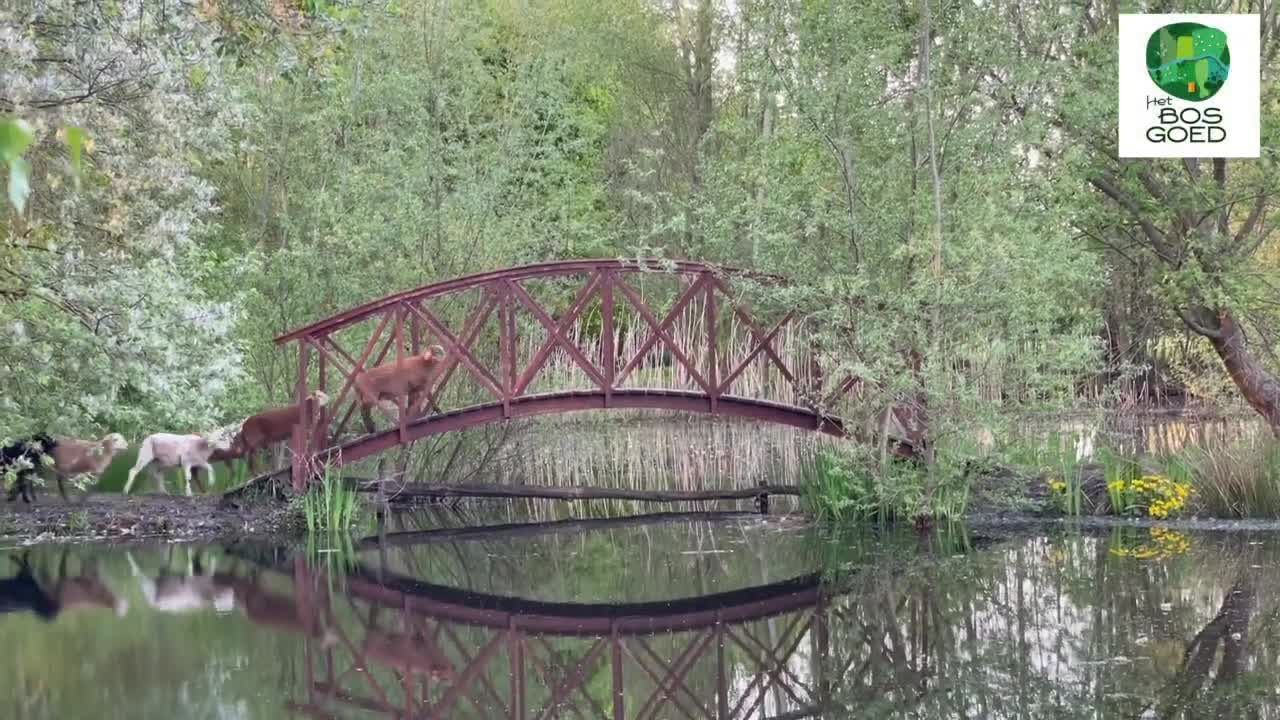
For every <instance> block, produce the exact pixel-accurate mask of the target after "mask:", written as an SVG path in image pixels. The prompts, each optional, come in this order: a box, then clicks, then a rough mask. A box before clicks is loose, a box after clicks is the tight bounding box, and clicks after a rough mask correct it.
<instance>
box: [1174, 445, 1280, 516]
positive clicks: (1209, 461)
mask: <svg viewBox="0 0 1280 720" xmlns="http://www.w3.org/2000/svg"><path fill="white" fill-rule="evenodd" d="M1185 465H1186V469H1187V470H1188V471H1189V472H1190V473H1192V474H1193V475H1194V476H1195V485H1196V488H1197V491H1198V495H1199V502H1200V504H1201V506H1202V508H1203V510H1204V511H1205V512H1206V513H1208V514H1210V515H1213V516H1216V517H1276V516H1278V515H1280V442H1276V441H1263V442H1242V443H1234V444H1230V445H1221V446H1216V447H1204V448H1197V449H1195V450H1192V451H1191V452H1189V453H1188V456H1187V457H1186V459H1185Z"/></svg>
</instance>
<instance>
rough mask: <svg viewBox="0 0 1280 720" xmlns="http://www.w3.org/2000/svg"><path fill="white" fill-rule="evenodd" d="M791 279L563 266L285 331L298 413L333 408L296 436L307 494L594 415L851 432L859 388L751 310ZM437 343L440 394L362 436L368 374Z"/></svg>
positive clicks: (780, 323) (783, 321) (530, 269)
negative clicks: (447, 444) (425, 446)
mask: <svg viewBox="0 0 1280 720" xmlns="http://www.w3.org/2000/svg"><path fill="white" fill-rule="evenodd" d="M781 282H782V281H781V280H780V279H779V278H777V277H774V276H767V275H761V274H757V273H749V272H745V271H740V270H732V269H725V268H720V267H713V266H710V265H704V264H700V263H691V262H673V261H657V260H639V261H636V260H574V261H565V262H549V263H540V264H535V265H527V266H524V267H518V268H510V269H505V270H497V271H493V272H487V273H480V274H476V275H469V276H466V277H461V278H457V279H454V280H448V281H445V282H440V283H436V284H433V285H428V286H425V287H422V288H418V289H416V290H410V291H406V292H400V293H396V294H393V295H389V296H387V297H384V298H382V299H380V300H375V301H373V302H370V303H367V304H365V305H362V306H359V307H356V308H353V309H350V310H348V311H346V312H343V313H340V314H338V315H335V316H333V317H331V318H328V319H326V320H322V321H320V322H316V323H313V324H311V325H308V326H306V327H303V328H299V329H296V330H293V331H291V332H289V333H286V334H284V335H281V336H280V337H278V338H276V343H277V344H279V345H282V346H290V347H292V348H294V349H295V350H296V356H297V363H298V365H297V380H296V398H297V401H298V402H299V403H304V402H306V398H307V397H308V396H310V395H311V393H312V392H314V391H315V390H321V391H324V392H325V393H326V394H327V395H329V397H330V398H331V400H330V402H329V403H328V404H327V405H326V406H324V407H315V406H314V405H312V404H310V403H308V404H307V407H306V411H305V413H304V416H305V417H304V421H303V423H301V424H300V425H299V427H298V428H297V430H296V431H295V433H294V437H293V441H292V447H291V449H292V451H293V459H294V460H293V463H292V479H293V484H294V488H295V489H297V490H300V489H301V488H302V487H303V485H304V484H305V482H306V479H307V478H308V477H309V476H310V475H311V473H314V472H315V471H316V468H317V467H318V463H323V462H332V463H337V464H339V465H342V464H348V463H352V462H355V461H358V460H361V459H363V458H367V457H370V456H372V455H375V454H377V453H380V452H383V451H386V450H388V449H390V448H393V447H396V446H401V445H408V444H410V443H413V442H415V441H417V440H420V439H422V438H424V437H427V436H430V435H435V434H438V433H444V432H449V431H454V430H462V429H465V428H470V427H475V426H479V425H484V424H488V423H497V422H502V421H505V420H509V419H512V418H521V417H530V416H536V415H548V414H554V413H566V412H574V411H581V410H602V409H632V410H634V409H657V410H676V411H684V412H692V413H704V414H710V415H720V416H735V417H742V418H751V419H756V420H762V421H767V422H773V423H781V424H785V425H791V426H794V427H799V428H805V429H810V430H817V431H820V432H824V433H828V434H831V435H836V436H841V437H843V436H846V435H848V434H849V432H847V430H846V428H845V426H844V425H843V424H842V423H841V422H840V420H839V419H838V418H835V417H832V416H830V415H828V414H826V410H827V409H828V408H831V407H833V406H835V405H836V404H837V403H838V402H839V401H841V400H843V399H844V398H846V397H847V396H849V395H850V394H851V393H852V392H853V391H854V390H855V389H856V388H857V387H858V385H859V382H858V380H857V379H856V378H853V377H848V376H846V377H841V378H835V377H828V376H826V375H824V373H823V371H822V368H821V367H820V364H819V362H818V359H817V353H816V352H815V349H814V344H813V342H812V341H811V339H810V337H811V332H810V328H807V327H805V325H804V323H803V322H801V321H800V320H798V319H797V317H796V314H795V312H794V311H788V310H787V309H785V308H781V309H778V308H767V309H766V308H760V307H753V306H752V304H751V303H749V302H748V301H747V300H746V297H747V292H746V291H749V290H750V289H751V288H758V287H760V286H762V285H776V284H779V283H781ZM433 344H434V345H440V346H442V347H443V348H444V349H445V354H446V358H445V360H444V361H442V363H441V366H440V367H439V369H438V372H437V374H436V376H435V379H434V382H433V385H432V387H431V388H430V390H429V392H427V393H424V394H423V397H422V398H421V399H420V400H418V401H417V402H415V403H414V406H413V407H407V400H406V399H404V398H401V399H400V401H399V404H398V409H399V412H398V417H391V415H390V414H389V413H381V414H379V415H378V419H379V422H378V423H377V425H378V426H377V427H374V428H372V431H371V432H370V431H367V430H368V428H365V429H364V430H365V431H362V432H358V433H356V432H352V431H351V430H349V425H351V424H352V423H351V421H352V418H353V416H354V415H356V414H357V413H359V412H360V400H359V397H358V396H357V393H356V392H355V391H354V387H353V385H354V382H355V378H356V377H357V375H358V374H359V373H360V372H361V371H362V370H364V369H366V368H372V367H374V366H377V365H379V364H381V363H383V362H389V361H390V359H391V358H392V357H394V358H396V359H402V358H404V357H407V356H410V355H412V354H416V353H418V352H420V350H421V349H422V348H426V347H428V346H430V345H433ZM375 413H380V411H377V410H376V409H375ZM895 414H897V413H895Z"/></svg>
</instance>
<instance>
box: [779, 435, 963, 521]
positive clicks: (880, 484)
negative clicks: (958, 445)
mask: <svg viewBox="0 0 1280 720" xmlns="http://www.w3.org/2000/svg"><path fill="white" fill-rule="evenodd" d="M933 472H934V473H935V477H932V478H931V477H929V469H928V468H926V467H924V466H923V465H920V464H917V463H913V462H908V461H893V462H890V463H888V464H886V465H884V466H881V465H879V464H878V463H877V462H876V461H875V459H874V458H871V457H869V456H868V454H867V453H865V452H859V451H857V450H848V451H839V450H828V451H826V452H824V453H822V454H821V455H819V457H818V462H817V464H816V468H815V470H814V475H813V477H812V478H811V479H809V480H808V481H807V482H806V483H805V484H804V486H803V487H802V492H803V498H802V501H803V503H804V507H805V510H806V511H807V512H809V513H810V514H812V515H814V516H816V517H817V518H819V519H820V520H822V521H824V522H832V523H836V524H840V523H845V522H849V521H855V520H865V521H870V522H877V523H884V522H892V521H895V520H915V519H917V518H931V519H943V518H946V519H960V518H962V517H963V516H964V513H965V510H966V509H967V506H968V498H969V478H968V477H967V476H966V474H965V473H964V471H963V468H962V466H961V465H959V464H953V463H952V462H951V461H950V458H949V457H947V458H944V459H943V460H942V462H940V463H938V464H937V465H935V467H934V468H933Z"/></svg>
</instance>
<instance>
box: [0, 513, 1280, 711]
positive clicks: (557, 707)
mask: <svg viewBox="0 0 1280 720" xmlns="http://www.w3.org/2000/svg"><path fill="white" fill-rule="evenodd" d="M498 515H501V517H495V518H491V519H492V520H501V521H504V522H502V523H501V524H498V525H491V526H490V527H486V528H474V527H466V526H468V525H471V524H472V523H475V522H476V521H477V520H478V519H482V518H477V517H475V516H466V517H450V516H449V515H448V514H447V513H444V512H440V511H437V512H427V511H424V512H421V513H418V514H416V515H415V516H413V517H411V518H408V519H407V520H406V521H405V522H404V523H403V525H405V526H407V527H411V528H412V527H415V526H422V527H424V528H425V529H421V530H414V529H410V530H401V531H396V532H391V533H387V534H385V535H384V536H383V537H382V538H369V539H367V540H365V541H364V542H357V543H352V544H350V545H349V546H345V547H342V548H334V549H316V548H314V547H312V548H307V547H294V548H286V547H273V546H268V545H252V544H244V543H240V544H234V545H226V546H213V547H197V546H167V547H153V548H148V547H135V548H130V549H123V548H118V547H110V546H80V547H66V548H63V547H48V546H46V547H40V548H33V549H30V550H20V549H10V550H6V551H4V555H3V557H0V565H2V566H3V571H2V572H0V576H3V577H4V580H3V581H0V647H3V648H4V649H5V652H4V655H3V659H0V672H2V673H3V676H4V678H5V682H4V683H2V684H0V707H3V708H5V713H4V716H5V717H9V718H58V719H71V718H101V717H113V718H115V717H120V718H174V717H182V718H285V717H298V718H302V717H314V718H374V717H386V718H393V717H394V718H400V717H450V718H501V717H511V718H541V717H566V718H729V717H733V718H746V717H750V718H801V717H829V718H848V717H866V718H1049V717H1053V718H1077V717H1079V718H1086V717H1088V718H1109V717H1124V718H1146V717H1151V718H1157V717H1160V718H1165V717H1213V718H1245V717H1253V718H1273V717H1280V696H1278V695H1277V685H1278V681H1277V679H1276V678H1277V670H1278V669H1280V668H1277V664H1278V663H1280V592H1278V591H1280V562H1277V560H1278V559H1280V536H1275V535H1248V534H1243V533H1236V534H1220V535H1210V534H1183V533H1175V532H1171V531H1161V530H1148V529H1140V530H1139V529H1126V530H1116V531H1115V532H1109V533H1105V534H1101V535H1081V534H1061V535H1044V534H1035V533H1032V534H1020V535H1005V534H1001V533H997V532H996V531H993V530H985V531H970V532H966V531H964V530H962V529H958V528H953V529H948V530H945V531H935V532H932V533H928V534H925V535H916V534H914V533H907V534H898V533H890V534H881V535H876V534H872V533H866V532H857V533H855V532H852V531H850V532H848V533H845V534H844V535H842V536H839V537H831V536H829V535H824V534H823V533H821V532H819V531H818V530H816V529H815V528H813V527H811V526H808V525H807V524H805V523H804V522H802V521H800V520H799V519H798V518H794V517H778V516H774V517H769V518H761V517H760V516H754V515H748V514H740V513H738V514H717V515H704V514H681V515H672V514H666V515H651V516H646V517H638V518H628V519H617V520H572V519H571V520H561V521H553V522H538V523H528V522H515V523H512V522H505V521H507V520H510V519H511V517H509V515H510V513H508V512H503V513H498Z"/></svg>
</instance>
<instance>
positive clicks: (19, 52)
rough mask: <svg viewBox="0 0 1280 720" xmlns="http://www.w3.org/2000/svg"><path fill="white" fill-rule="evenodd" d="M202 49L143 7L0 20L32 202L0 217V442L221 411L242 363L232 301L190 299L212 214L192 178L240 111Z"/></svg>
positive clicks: (70, 5) (8, 88)
mask: <svg viewBox="0 0 1280 720" xmlns="http://www.w3.org/2000/svg"><path fill="white" fill-rule="evenodd" d="M210 40H211V35H210V34H209V33H208V31H207V28H205V27H204V26H203V25H202V23H201V22H200V21H199V19H198V18H197V17H196V16H194V15H193V14H192V13H190V12H189V11H187V10H185V9H182V8H174V7H168V8H166V7H164V6H159V5H156V4H154V3H142V2H121V3H110V4H99V3H87V4H86V3H76V2H71V1H70V0H41V1H39V2H32V3H25V4H22V6H21V7H20V8H16V9H7V10H5V11H3V12H0V55H3V56H4V57H5V58H6V61H5V67H4V68H3V69H0V77H2V78H3V79H2V80H0V113H4V114H6V115H8V116H9V117H10V118H16V119H18V120H21V121H22V122H23V123H25V124H27V125H28V127H29V128H30V131H31V140H32V142H31V145H30V147H29V148H27V149H26V152H25V154H24V155H23V160H24V161H25V162H29V164H30V180H31V182H30V187H29V193H30V194H29V197H27V198H25V202H24V203H17V204H15V205H13V206H11V207H9V208H6V211H5V213H4V214H3V215H2V216H0V368H2V370H0V436H3V435H5V434H9V433H17V432H30V431H32V430H35V429H45V428H48V429H52V430H54V431H60V432H68V433H86V432H90V431H94V430H96V429H98V428H101V427H104V426H106V427H111V428H112V429H123V430H126V431H128V430H131V429H134V428H137V427H139V425H140V424H142V423H144V422H145V423H146V424H147V425H148V426H149V427H151V428H154V427H156V425H158V424H161V423H163V424H164V425H163V426H165V427H172V428H175V429H177V428H193V429H194V428H195V427H198V426H200V425H204V424H206V423H209V422H212V421H213V420H214V419H215V417H216V416H217V415H218V414H219V413H218V409H217V408H218V400H219V398H220V396H221V395H222V393H224V392H225V390H226V388H227V387H228V385H229V384H230V383H232V382H234V381H235V379H236V378H237V376H238V374H239V370H240V355H239V353H238V352H237V350H236V347H235V346H234V345H233V344H231V343H230V342H229V337H228V336H229V331H230V329H231V326H232V324H233V323H234V321H235V320H236V314H235V307H234V304H232V303H225V302H217V301H214V300H212V299H210V297H209V296H208V294H207V293H206V292H205V291H204V289H203V281H204V280H205V278H206V276H207V275H208V273H209V271H210V265H209V264H208V262H207V257H206V255H205V253H204V248H203V246H202V241H203V240H204V239H205V238H207V237H208V233H209V231H210V229H211V228H212V227H213V226H214V221H215V217H216V211H217V207H216V206H215V204H214V200H213V198H214V188H213V187H212V186H211V185H210V184H209V183H208V182H207V181H205V180H204V179H203V178H201V177H200V175H199V163H200V162H201V160H202V159H208V158H217V157H219V156H220V155H221V154H222V153H223V152H224V151H225V149H226V147H227V136H228V128H229V127H232V126H235V125H236V124H237V123H239V122H240V111H241V106H240V104H239V103H238V102H237V100H236V98H235V97H234V95H232V94H231V93H230V92H228V90H227V89H226V88H225V86H224V85H222V83H221V76H220V74H219V72H218V63H217V58H216V57H215V55H214V53H213V51H212V49H211V47H210V44H209V41H210ZM69 140H76V141H75V142H68V141H69ZM81 151H83V157H81ZM81 164H83V167H82V168H80V167H79V166H81ZM68 169H70V170H73V171H74V170H76V169H81V172H79V173H78V174H77V173H75V172H67V170H68ZM9 182H10V186H9V192H10V195H11V196H12V195H13V194H14V192H15V188H14V187H13V185H12V182H13V180H12V179H10V181H9Z"/></svg>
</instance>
